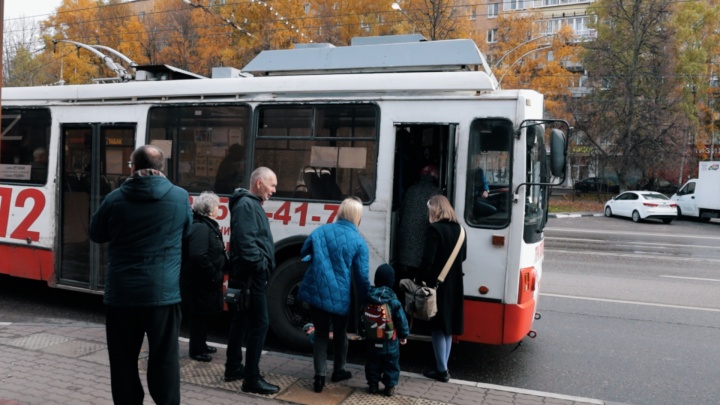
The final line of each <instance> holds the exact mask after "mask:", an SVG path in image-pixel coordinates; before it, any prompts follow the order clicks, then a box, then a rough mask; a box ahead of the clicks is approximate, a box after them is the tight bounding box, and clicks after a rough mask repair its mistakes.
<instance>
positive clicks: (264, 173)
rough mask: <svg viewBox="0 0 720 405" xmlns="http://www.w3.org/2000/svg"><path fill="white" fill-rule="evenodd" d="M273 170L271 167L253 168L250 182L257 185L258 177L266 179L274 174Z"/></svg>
mask: <svg viewBox="0 0 720 405" xmlns="http://www.w3.org/2000/svg"><path fill="white" fill-rule="evenodd" d="M274 173H275V172H273V171H272V170H270V168H269V167H265V166H260V167H258V168H257V169H255V170H253V172H252V174H250V184H251V185H253V186H254V185H255V182H256V181H257V180H258V179H263V180H266V179H267V178H268V177H270V176H271V175H272V174H274Z"/></svg>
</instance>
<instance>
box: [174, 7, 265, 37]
mask: <svg viewBox="0 0 720 405" xmlns="http://www.w3.org/2000/svg"><path fill="white" fill-rule="evenodd" d="M183 2H184V3H185V4H189V5H191V6H193V7H195V8H201V9H202V10H203V11H204V12H206V13H208V14H212V15H214V16H217V17H220V19H221V20H223V21H224V22H225V23H226V24H227V25H229V26H231V27H233V28H235V29H236V30H238V31H240V32H242V33H243V34H245V35H247V36H249V37H252V36H253V35H252V34H251V33H249V32H248V31H247V30H246V29H245V28H243V27H240V26H239V25H237V24H235V23H234V22H233V21H231V20H230V19H227V18H225V17H223V16H221V15H220V14H216V13H213V12H212V11H210V10H209V9H208V8H207V7H205V6H203V5H202V4H200V3H199V2H198V3H193V2H192V0H183Z"/></svg>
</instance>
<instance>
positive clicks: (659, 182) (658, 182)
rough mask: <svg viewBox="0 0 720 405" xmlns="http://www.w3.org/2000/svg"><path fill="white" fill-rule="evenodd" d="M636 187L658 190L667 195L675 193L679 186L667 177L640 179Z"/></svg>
mask: <svg viewBox="0 0 720 405" xmlns="http://www.w3.org/2000/svg"><path fill="white" fill-rule="evenodd" d="M636 188H637V189H638V190H647V191H657V192H658V193H662V194H665V195H673V194H675V193H677V191H678V186H677V185H676V184H673V183H672V182H670V181H667V180H665V179H651V180H645V181H643V180H641V181H638V183H637V186H636Z"/></svg>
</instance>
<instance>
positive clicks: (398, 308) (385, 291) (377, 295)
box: [361, 287, 410, 349]
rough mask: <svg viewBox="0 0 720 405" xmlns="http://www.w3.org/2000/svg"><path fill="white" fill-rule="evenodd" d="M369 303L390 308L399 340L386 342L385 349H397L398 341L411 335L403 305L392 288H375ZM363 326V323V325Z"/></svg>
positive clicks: (371, 291) (369, 342)
mask: <svg viewBox="0 0 720 405" xmlns="http://www.w3.org/2000/svg"><path fill="white" fill-rule="evenodd" d="M368 301H369V302H374V303H378V304H385V303H387V304H388V306H389V307H390V314H391V316H392V321H393V325H394V327H395V330H396V332H397V339H395V340H386V341H384V346H385V349H387V348H388V346H390V347H397V346H398V340H400V339H405V338H407V337H408V335H409V334H410V327H409V326H408V321H407V318H406V317H405V311H404V310H403V307H402V304H401V303H400V301H398V299H397V296H396V295H395V292H393V290H392V289H391V288H390V287H373V288H372V289H370V294H369V295H368ZM361 324H362V323H361ZM367 342H368V344H379V343H383V342H382V341H370V340H368V341H367Z"/></svg>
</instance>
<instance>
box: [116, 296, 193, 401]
mask: <svg viewBox="0 0 720 405" xmlns="http://www.w3.org/2000/svg"><path fill="white" fill-rule="evenodd" d="M181 321H182V314H181V310H180V304H173V305H165V306H159V307H137V308H135V307H112V306H108V307H107V317H106V324H105V331H106V335H107V344H108V353H109V358H110V382H111V387H112V396H113V402H114V403H115V404H122V405H142V403H143V396H144V393H143V387H142V383H141V382H140V374H139V371H138V356H139V355H140V349H141V347H142V343H143V339H144V337H145V334H147V337H148V344H149V358H148V370H147V380H148V389H149V391H150V396H151V397H152V399H153V401H154V402H155V403H156V404H157V405H179V404H180V352H179V350H180V347H179V343H178V336H179V333H180V323H181Z"/></svg>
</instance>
